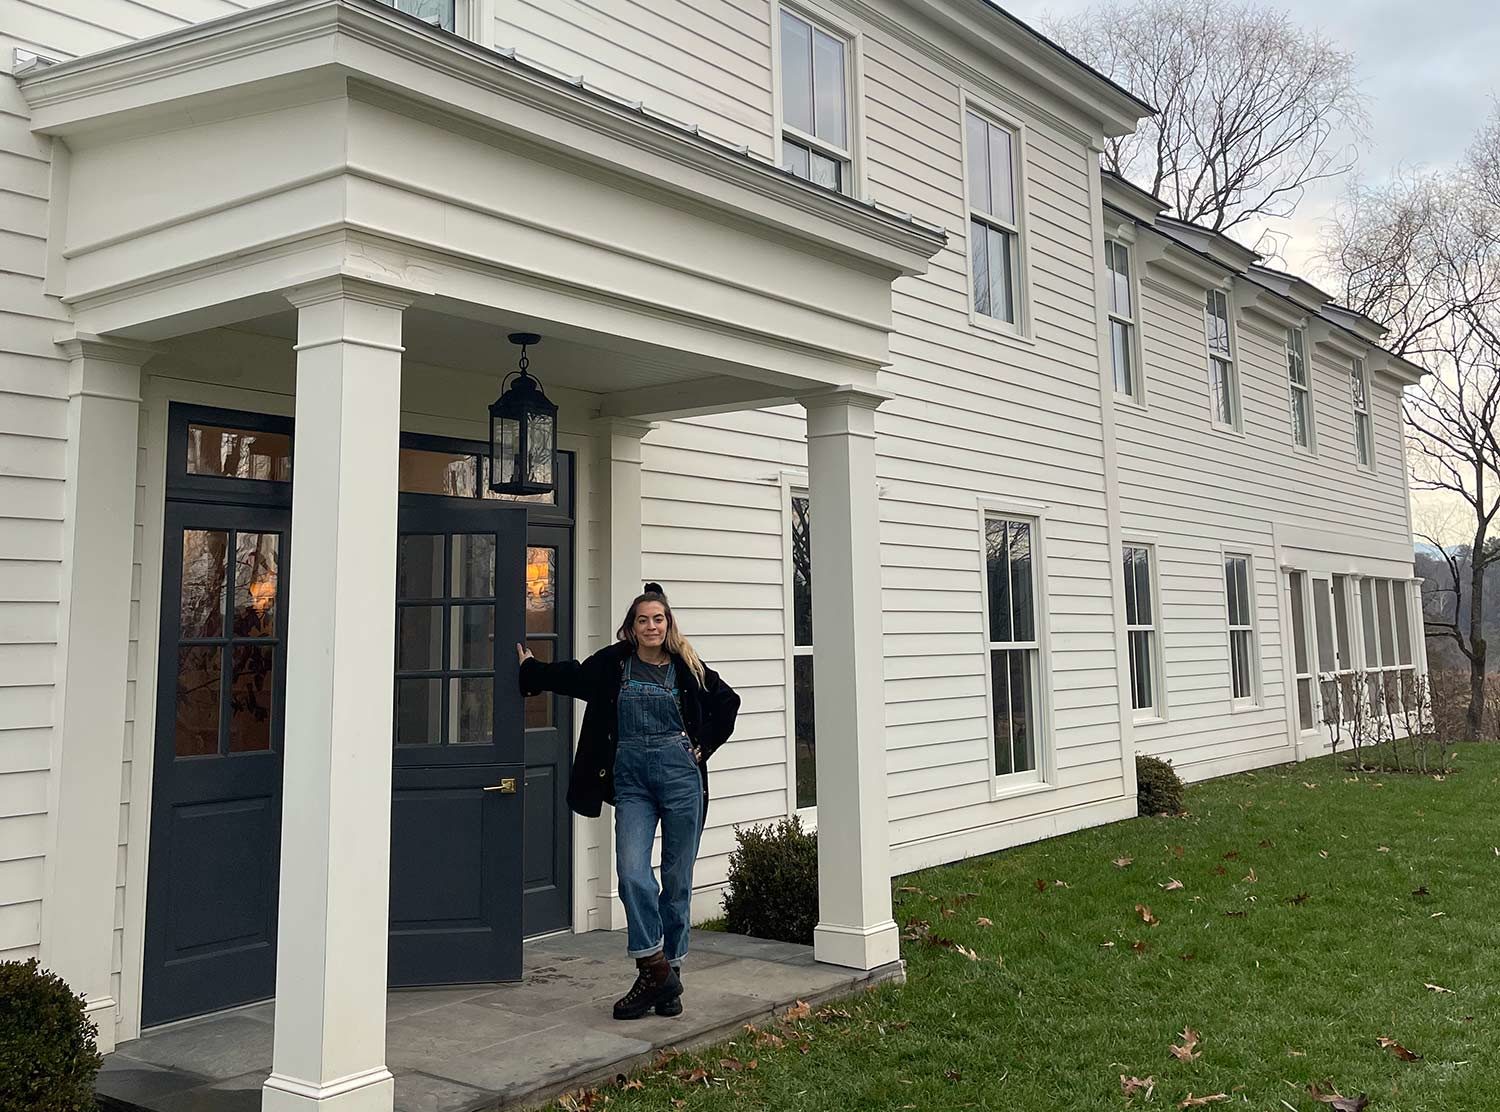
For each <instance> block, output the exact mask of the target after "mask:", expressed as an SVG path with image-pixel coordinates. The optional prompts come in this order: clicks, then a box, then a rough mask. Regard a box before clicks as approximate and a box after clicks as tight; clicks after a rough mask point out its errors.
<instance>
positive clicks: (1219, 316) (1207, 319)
mask: <svg viewBox="0 0 1500 1112" xmlns="http://www.w3.org/2000/svg"><path fill="white" fill-rule="evenodd" d="M1203 319H1204V327H1205V332H1206V333H1207V335H1208V388H1209V399H1210V401H1211V402H1212V405H1213V420H1214V424H1216V425H1222V426H1224V427H1225V428H1230V429H1236V430H1238V428H1239V425H1240V388H1239V382H1238V381H1237V372H1236V371H1235V365H1234V350H1233V347H1232V346H1231V343H1230V338H1229V298H1228V296H1227V295H1226V294H1225V293H1224V291H1223V290H1209V291H1208V296H1207V298H1206V300H1205V302H1204V308H1203Z"/></svg>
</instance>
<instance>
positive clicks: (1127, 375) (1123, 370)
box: [1109, 317, 1136, 398]
mask: <svg viewBox="0 0 1500 1112" xmlns="http://www.w3.org/2000/svg"><path fill="white" fill-rule="evenodd" d="M1134 347H1135V326H1134V325H1133V324H1131V323H1130V322H1129V321H1123V320H1119V319H1117V318H1115V317H1110V319H1109V353H1110V362H1111V364H1112V365H1113V367H1114V376H1115V393H1117V394H1123V395H1125V396H1126V397H1127V398H1134V397H1135V381H1136V376H1135V359H1134V356H1133V355H1132V352H1133V350H1134Z"/></svg>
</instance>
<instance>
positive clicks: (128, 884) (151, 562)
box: [116, 349, 600, 1042]
mask: <svg viewBox="0 0 1500 1112" xmlns="http://www.w3.org/2000/svg"><path fill="white" fill-rule="evenodd" d="M257 350H258V354H259V355H261V356H265V355H266V354H267V352H266V351H265V350H262V349H257ZM236 351H238V349H236ZM255 366H256V377H255V378H253V379H251V380H250V381H254V382H256V383H258V384H259V385H258V386H246V385H243V384H240V383H231V382H229V381H213V380H212V379H210V378H204V377H197V378H194V377H186V376H183V375H182V370H183V369H186V370H187V373H188V374H197V373H199V372H198V370H197V367H196V363H195V359H194V357H192V356H190V357H189V358H188V362H187V363H186V364H185V365H184V367H182V368H178V367H173V368H172V371H175V373H171V372H169V371H164V370H161V369H158V370H156V371H155V372H154V373H151V374H148V375H146V376H145V378H144V380H143V382H142V389H141V421H140V432H139V440H138V445H137V456H138V460H139V462H138V467H137V474H138V476H139V479H138V487H139V488H140V489H141V491H142V504H141V509H140V510H139V511H138V514H137V523H136V524H137V528H139V529H140V530H141V542H140V550H139V552H138V554H137V559H138V563H139V568H140V581H139V586H138V588H137V591H136V594H135V597H134V598H133V599H132V602H133V603H135V604H136V605H137V606H138V607H139V629H141V630H145V631H148V632H147V633H146V636H144V637H140V636H139V635H137V636H136V637H134V638H133V642H134V643H133V645H132V658H133V659H134V661H135V665H136V669H137V675H136V680H135V681H134V683H133V685H132V691H133V693H138V692H154V691H155V689H156V683H157V678H158V674H159V672H160V667H161V662H160V660H159V650H160V644H159V638H158V637H157V635H156V631H157V630H158V629H159V626H160V614H161V604H162V599H161V576H162V562H163V561H162V557H163V536H164V532H163V531H164V528H165V518H166V500H167V499H166V492H167V473H168V464H167V458H168V455H169V448H170V446H171V434H170V430H169V425H170V423H171V422H170V415H171V412H172V410H173V409H174V408H178V407H198V408H201V409H205V410H216V411H219V412H220V413H223V414H236V415H239V414H258V415H261V416H263V417H267V418H270V419H272V420H279V421H285V422H288V423H289V422H291V421H292V419H293V418H294V416H295V412H296V397H295V372H294V366H293V363H292V360H291V359H290V349H287V351H286V352H285V353H282V352H281V351H279V350H278V351H277V352H276V353H275V356H274V357H273V358H270V359H268V360H265V361H263V362H258V363H256V364H255ZM210 373H215V372H210ZM228 373H232V372H226V375H227V374H228ZM569 415H570V410H569V409H568V408H567V407H565V408H564V411H563V414H562V416H563V420H564V422H568V421H569ZM401 419H402V428H401V436H402V442H403V443H406V442H407V440H408V438H410V440H411V441H412V442H413V444H414V445H415V446H422V445H421V442H426V443H439V442H444V441H446V442H449V443H452V442H454V441H458V442H460V443H470V444H473V443H479V442H480V441H479V440H478V439H477V438H478V437H482V436H483V435H484V434H485V432H486V422H485V420H484V419H483V418H482V417H481V418H478V419H474V418H470V417H466V416H463V415H456V414H454V415H441V414H431V413H418V412H412V411H410V410H405V409H403V411H402V414H401ZM581 429H582V430H583V431H580V430H581ZM437 430H442V431H441V432H440V431H437ZM453 432H461V433H470V434H472V436H467V437H465V436H453V435H451V433H453ZM558 448H559V451H560V452H567V453H568V454H569V455H570V456H571V470H570V476H571V479H572V486H571V490H570V497H569V498H568V500H567V501H568V506H567V510H566V512H563V511H562V507H558V508H556V509H554V508H553V507H550V506H549V507H538V506H532V507H529V513H530V514H535V515H538V516H539V517H540V519H541V520H542V521H545V522H547V523H549V524H553V525H559V526H565V527H567V528H568V529H569V531H570V533H571V536H572V539H573V582H572V583H571V584H569V595H570V600H571V602H572V604H573V621H572V623H571V625H570V627H569V629H568V632H569V634H570V636H571V638H572V642H573V646H574V653H575V655H577V654H579V653H580V651H581V650H582V649H584V648H592V647H596V646H594V641H595V640H596V639H595V638H594V637H593V636H592V635H591V630H590V629H589V627H588V614H589V607H588V605H586V604H580V600H579V599H578V595H577V590H578V584H580V583H586V582H588V581H589V578H590V576H591V575H593V574H594V570H593V566H592V561H591V559H590V557H589V553H588V551H587V549H586V547H585V546H583V545H581V544H580V543H579V540H578V536H579V534H578V528H577V522H579V521H584V520H588V519H589V517H590V515H591V514H592V513H593V509H594V507H593V498H594V496H593V493H592V489H591V488H592V485H593V484H592V482H591V481H589V478H588V477H589V476H590V475H591V474H592V473H593V471H594V469H595V467H596V465H597V457H598V450H597V438H596V437H595V436H593V435H591V434H590V433H589V432H588V431H587V429H586V427H585V426H580V425H578V424H577V423H573V424H572V427H560V428H559V430H558ZM294 453H295V446H294ZM572 717H573V721H572V723H571V731H570V732H571V738H570V741H571V744H572V746H574V747H576V745H577V740H578V738H577V734H578V724H579V721H580V719H581V717H582V716H581V715H579V714H576V713H574V714H573V716H572ZM155 729H156V707H155V699H154V698H153V697H150V696H148V697H146V698H141V697H139V695H138V694H133V695H132V698H131V703H130V707H129V713H128V715H127V719H126V738H127V749H126V759H127V761H129V764H130V768H129V770H128V773H127V782H126V787H125V792H124V794H123V798H122V801H121V802H122V804H123V805H124V807H125V809H126V817H125V826H126V831H125V846H124V848H125V850H126V854H125V870H124V878H123V882H122V887H123V899H124V913H123V925H122V926H121V927H119V928H116V929H117V930H118V931H119V933H120V938H121V949H120V969H119V978H120V992H119V996H118V999H119V1010H118V1014H117V1019H116V1037H117V1039H118V1041H120V1042H128V1041H130V1040H132V1039H135V1038H138V1037H139V1036H140V1035H141V1033H142V1024H141V1001H142V982H143V974H144V966H145V923H146V900H147V895H148V893H147V872H148V864H149V861H150V854H151V838H150V816H151V810H152V798H151V797H152V779H153V767H154V764H153V761H152V759H151V758H152V756H153V754H154V738H155ZM570 818H571V840H572V853H571V863H572V867H571V872H572V876H571V889H572V894H571V901H570V906H571V909H572V916H571V918H572V926H571V927H570V928H566V929H568V930H571V931H586V930H590V929H593V927H594V926H595V915H596V913H597V910H598V901H597V899H596V897H595V891H594V886H593V885H592V884H591V883H590V882H589V881H588V876H587V873H588V855H589V852H590V849H591V848H592V843H593V841H594V840H595V833H594V832H595V830H596V828H597V827H598V824H599V821H600V820H597V819H587V818H582V817H580V816H578V815H574V814H571V813H570Z"/></svg>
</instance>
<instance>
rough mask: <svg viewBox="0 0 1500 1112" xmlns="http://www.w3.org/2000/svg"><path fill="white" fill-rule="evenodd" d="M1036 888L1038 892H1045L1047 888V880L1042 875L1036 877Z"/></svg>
mask: <svg viewBox="0 0 1500 1112" xmlns="http://www.w3.org/2000/svg"><path fill="white" fill-rule="evenodd" d="M1036 890H1037V891H1038V892H1045V891H1046V890H1047V882H1046V881H1045V880H1043V879H1042V878H1041V877H1037V878H1036Z"/></svg>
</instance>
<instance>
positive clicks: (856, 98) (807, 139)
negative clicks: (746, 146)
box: [491, 0, 868, 198]
mask: <svg viewBox="0 0 1500 1112" xmlns="http://www.w3.org/2000/svg"><path fill="white" fill-rule="evenodd" d="M491 2H493V0H491ZM782 11H787V12H790V13H791V14H792V15H794V16H796V17H797V18H798V19H801V20H805V21H806V22H808V23H811V24H813V25H814V26H816V27H818V28H819V29H820V30H822V31H825V32H827V33H828V34H830V35H833V36H834V37H835V38H839V39H842V40H843V41H844V46H845V54H844V82H845V86H846V88H845V90H844V96H845V113H846V115H845V118H846V120H847V121H848V124H849V147H848V149H847V150H840V149H839V148H838V147H835V146H833V145H831V144H830V143H827V142H826V141H824V140H822V139H819V138H818V137H817V136H815V135H808V134H807V133H806V132H804V131H803V130H802V129H801V128H796V127H792V126H791V125H790V124H788V123H787V122H786V116H785V113H784V111H783V108H784V104H783V97H782V92H781V74H782V68H781V13H782ZM864 46H865V37H864V33H863V32H861V31H860V30H858V29H857V28H855V27H853V26H852V25H850V24H848V23H845V22H844V21H843V20H841V19H838V18H836V17H835V16H833V15H832V14H830V13H829V12H828V11H827V10H825V9H823V8H821V7H818V6H816V5H814V4H810V3H804V2H802V0H798V2H796V3H787V2H785V0H771V118H772V119H771V122H772V129H773V130H772V132H771V159H772V161H773V162H774V163H775V164H776V165H777V166H781V165H782V164H781V141H782V137H783V136H789V137H791V138H792V139H795V140H796V141H797V142H799V143H801V144H803V145H804V146H807V147H810V148H812V149H813V150H815V151H817V152H818V153H819V154H822V155H825V156H826V157H828V158H834V159H838V160H839V161H841V162H844V163H846V164H847V165H848V167H849V180H848V182H847V184H846V187H845V189H844V191H843V193H844V196H846V197H856V198H862V197H864V196H865V195H866V193H867V192H868V188H867V182H866V178H865V159H864V146H865V143H864V138H865V111H864V103H865V65H864V57H865V49H864ZM782 169H785V167H784V166H783V167H782Z"/></svg>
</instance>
